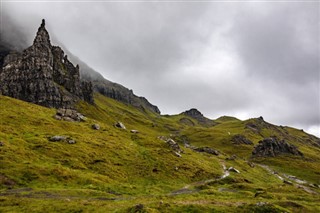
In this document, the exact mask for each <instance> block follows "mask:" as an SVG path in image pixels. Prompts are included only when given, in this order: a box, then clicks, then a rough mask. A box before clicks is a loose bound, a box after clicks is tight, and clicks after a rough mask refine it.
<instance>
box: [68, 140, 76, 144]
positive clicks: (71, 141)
mask: <svg viewBox="0 0 320 213" xmlns="http://www.w3.org/2000/svg"><path fill="white" fill-rule="evenodd" d="M75 143H76V141H75V140H68V144H75Z"/></svg>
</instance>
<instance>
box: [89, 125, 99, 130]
mask: <svg viewBox="0 0 320 213" xmlns="http://www.w3.org/2000/svg"><path fill="white" fill-rule="evenodd" d="M91 127H92V129H94V130H99V129H100V125H99V124H92V126H91Z"/></svg>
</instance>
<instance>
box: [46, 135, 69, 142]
mask: <svg viewBox="0 0 320 213" xmlns="http://www.w3.org/2000/svg"><path fill="white" fill-rule="evenodd" d="M66 139H67V137H66V136H61V135H55V136H52V137H51V138H50V139H49V141H51V142H59V141H65V140H66Z"/></svg>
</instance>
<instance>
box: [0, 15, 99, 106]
mask: <svg viewBox="0 0 320 213" xmlns="http://www.w3.org/2000/svg"><path fill="white" fill-rule="evenodd" d="M63 57H64V53H63V50H62V49H61V48H60V47H58V46H52V45H51V43H50V37H49V33H48V32H47V30H46V28H45V20H44V19H43V20H42V22H41V25H40V27H39V29H38V32H37V34H36V37H35V39H34V42H33V44H32V45H31V46H30V47H28V48H27V49H25V50H24V51H23V52H22V53H15V54H13V53H12V54H9V55H7V56H6V57H5V59H4V64H3V68H2V71H1V72H0V94H3V95H6V96H10V97H13V98H17V99H20V100H24V101H28V102H32V103H36V104H39V105H42V106H47V107H55V108H61V107H66V108H72V107H73V106H74V104H75V103H76V102H77V101H79V100H84V101H87V102H89V103H93V96H92V85H91V83H89V82H81V81H80V74H79V67H75V66H74V65H73V64H72V63H71V62H70V61H69V60H68V58H67V57H66V56H65V57H64V60H63Z"/></svg>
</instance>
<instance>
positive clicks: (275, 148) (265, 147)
mask: <svg viewBox="0 0 320 213" xmlns="http://www.w3.org/2000/svg"><path fill="white" fill-rule="evenodd" d="M281 154H290V155H297V156H303V154H302V152H300V151H299V150H298V148H297V147H295V146H294V145H291V144H289V143H287V142H285V141H284V140H278V139H277V138H276V137H271V138H265V139H263V140H262V141H259V144H258V145H257V146H256V147H255V148H254V150H253V152H252V156H253V157H275V156H278V155H281Z"/></svg>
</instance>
